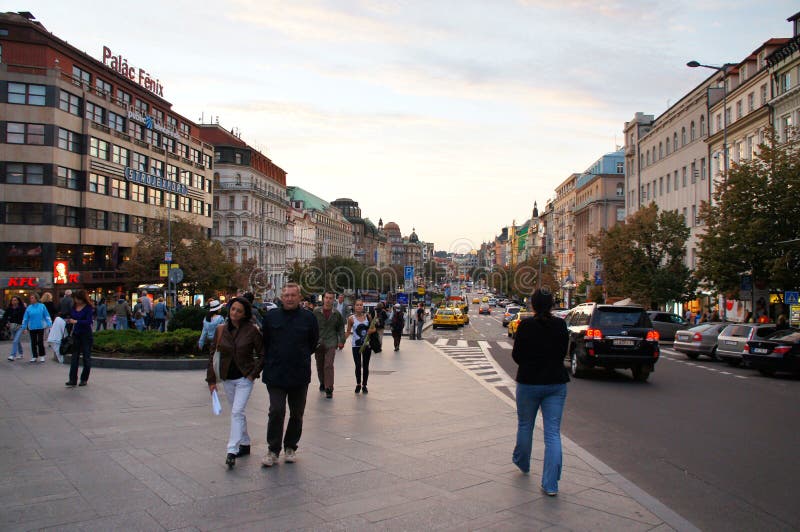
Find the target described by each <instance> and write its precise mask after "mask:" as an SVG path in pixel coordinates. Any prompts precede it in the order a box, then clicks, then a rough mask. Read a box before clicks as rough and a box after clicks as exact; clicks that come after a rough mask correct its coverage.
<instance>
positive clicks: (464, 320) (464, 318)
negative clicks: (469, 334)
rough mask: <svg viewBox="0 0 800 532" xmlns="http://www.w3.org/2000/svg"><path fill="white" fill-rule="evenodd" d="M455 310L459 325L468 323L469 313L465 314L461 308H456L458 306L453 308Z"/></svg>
mask: <svg viewBox="0 0 800 532" xmlns="http://www.w3.org/2000/svg"><path fill="white" fill-rule="evenodd" d="M455 310H456V316H457V317H458V319H459V321H460V322H461V325H466V324H468V323H469V314H467V313H466V312H463V311H462V310H461V309H458V308H457V309H455Z"/></svg>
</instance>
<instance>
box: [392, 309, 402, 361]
mask: <svg viewBox="0 0 800 532" xmlns="http://www.w3.org/2000/svg"><path fill="white" fill-rule="evenodd" d="M391 324H392V339H393V340H394V350H395V351H400V339H401V338H403V328H404V327H405V326H406V316H405V314H403V307H401V306H400V304H399V303H396V304H395V306H394V312H393V313H392V322H391Z"/></svg>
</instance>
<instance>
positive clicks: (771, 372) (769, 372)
mask: <svg viewBox="0 0 800 532" xmlns="http://www.w3.org/2000/svg"><path fill="white" fill-rule="evenodd" d="M758 372H759V373H761V374H762V375H763V376H765V377H772V376H773V375H775V370H774V369H764V368H761V369H760V370H758Z"/></svg>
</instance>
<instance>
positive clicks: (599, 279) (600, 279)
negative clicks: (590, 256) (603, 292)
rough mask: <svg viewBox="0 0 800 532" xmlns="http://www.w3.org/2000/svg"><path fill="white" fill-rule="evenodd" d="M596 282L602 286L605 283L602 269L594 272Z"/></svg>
mask: <svg viewBox="0 0 800 532" xmlns="http://www.w3.org/2000/svg"><path fill="white" fill-rule="evenodd" d="M594 284H595V285H597V286H600V285H602V284H603V274H602V272H601V271H600V270H595V272H594Z"/></svg>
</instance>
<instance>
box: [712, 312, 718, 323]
mask: <svg viewBox="0 0 800 532" xmlns="http://www.w3.org/2000/svg"><path fill="white" fill-rule="evenodd" d="M711 321H713V322H717V321H719V311H718V310H717V309H714V312H712V313H711Z"/></svg>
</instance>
